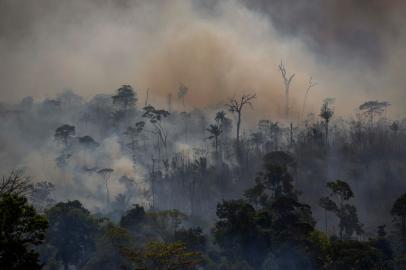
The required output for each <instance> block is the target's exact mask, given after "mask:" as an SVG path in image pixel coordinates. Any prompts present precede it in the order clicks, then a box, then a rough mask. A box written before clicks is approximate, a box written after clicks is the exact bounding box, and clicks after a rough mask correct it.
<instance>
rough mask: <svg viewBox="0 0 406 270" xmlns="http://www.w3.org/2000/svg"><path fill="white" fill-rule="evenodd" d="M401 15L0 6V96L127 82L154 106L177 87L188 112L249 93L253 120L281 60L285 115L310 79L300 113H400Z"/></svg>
mask: <svg viewBox="0 0 406 270" xmlns="http://www.w3.org/2000/svg"><path fill="white" fill-rule="evenodd" d="M405 11H406V4H405V1H402V0H392V1H381V0H334V1H333V0H312V1H301V0H269V1H266V0H225V1H218V0H201V1H198V0H173V1H164V0H162V1H141V0H135V1H129V0H127V1H123V0H121V1H119V0H72V1H53V0H38V1H34V0H32V1H31V0H0V59H1V65H0V82H1V86H0V89H1V90H0V91H1V93H0V100H1V101H12V102H17V101H18V100H19V99H21V98H22V97H24V96H27V95H32V96H34V97H36V98H40V99H41V98H45V97H53V96H55V94H56V93H58V92H60V91H62V90H63V89H66V88H69V89H73V90H75V91H76V92H78V93H79V94H81V95H83V96H85V97H89V96H91V95H94V94H96V93H111V92H112V91H114V90H115V89H117V88H118V86H120V85H122V84H131V85H133V86H134V87H135V88H136V89H138V91H139V93H140V96H141V99H142V98H143V96H144V93H145V91H146V89H147V88H150V89H151V90H150V93H151V96H152V101H153V102H156V103H158V102H164V100H165V99H166V95H167V94H168V93H172V94H175V93H176V91H177V87H178V86H179V83H180V82H182V83H184V84H185V85H187V86H188V87H189V88H190V95H189V96H188V97H187V102H188V105H189V106H190V107H192V106H208V105H211V104H215V103H218V102H221V101H223V100H225V99H226V98H227V97H230V96H233V95H236V94H238V93H241V92H256V93H257V95H258V97H259V98H258V100H257V102H256V110H255V114H257V115H258V116H259V117H263V116H268V115H278V114H279V113H280V112H281V111H282V109H281V107H282V106H283V103H282V101H283V86H282V81H281V78H280V74H279V71H278V69H277V65H278V63H279V62H280V61H281V59H283V60H284V61H285V62H286V65H287V69H288V72H289V73H290V72H292V73H293V72H294V73H296V77H295V80H294V82H293V83H292V90H291V92H292V100H293V104H297V105H298V106H297V107H295V108H296V109H295V110H296V111H299V110H300V109H299V108H300V106H301V104H302V101H303V95H304V92H305V89H306V84H307V81H308V79H309V77H310V76H313V78H314V80H315V81H317V82H318V83H319V85H318V86H317V87H316V88H314V89H312V90H311V94H310V99H309V101H310V102H309V103H310V108H309V111H311V110H313V111H316V110H317V108H318V107H319V106H320V103H321V101H322V100H323V99H324V98H326V97H335V98H336V110H337V111H338V112H340V113H352V112H353V109H354V108H355V107H356V106H357V105H359V104H360V103H361V102H362V101H364V100H376V99H378V100H387V101H389V102H390V103H392V104H393V106H392V108H391V109H390V110H391V113H392V114H393V115H394V116H395V117H400V116H402V115H403V114H404V113H405V111H406V110H405V109H404V102H405V101H406V89H405V85H406V76H405V75H404V73H405V68H404V67H405V60H406V30H405V27H404V26H405V25H406V24H405V19H404V18H403V17H404V16H403V15H402V14H403V13H404V12H405Z"/></svg>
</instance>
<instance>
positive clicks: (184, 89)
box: [178, 83, 189, 109]
mask: <svg viewBox="0 0 406 270" xmlns="http://www.w3.org/2000/svg"><path fill="white" fill-rule="evenodd" d="M188 92H189V88H187V87H186V86H185V85H184V84H183V83H181V84H180V85H179V89H178V99H180V100H182V105H183V109H185V97H186V95H187V93H188Z"/></svg>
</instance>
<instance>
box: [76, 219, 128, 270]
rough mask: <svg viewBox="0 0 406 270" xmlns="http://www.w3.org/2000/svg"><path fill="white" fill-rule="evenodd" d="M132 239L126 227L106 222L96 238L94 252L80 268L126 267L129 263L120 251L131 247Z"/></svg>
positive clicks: (104, 269) (92, 269) (106, 268)
mask: <svg viewBox="0 0 406 270" xmlns="http://www.w3.org/2000/svg"><path fill="white" fill-rule="evenodd" d="M132 240H133V239H132V237H131V234H130V233H129V232H128V231H127V230H126V229H124V228H121V227H119V226H115V225H114V224H112V223H108V224H107V225H106V226H104V227H103V228H102V232H101V234H100V236H99V237H98V238H97V239H96V251H95V253H94V254H93V255H92V256H91V258H90V260H89V261H88V262H87V263H86V265H85V266H84V267H83V268H81V269H83V270H95V269H97V270H110V269H127V267H129V266H130V265H129V262H128V260H127V259H126V257H125V256H123V254H122V252H121V251H122V250H123V249H129V248H132V246H133V244H132Z"/></svg>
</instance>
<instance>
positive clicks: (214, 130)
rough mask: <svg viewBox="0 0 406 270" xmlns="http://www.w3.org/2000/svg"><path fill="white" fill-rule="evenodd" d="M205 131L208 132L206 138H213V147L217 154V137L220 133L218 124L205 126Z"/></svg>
mask: <svg viewBox="0 0 406 270" xmlns="http://www.w3.org/2000/svg"><path fill="white" fill-rule="evenodd" d="M207 131H208V132H209V133H210V136H209V137H208V139H210V140H212V139H213V140H214V148H215V150H216V155H217V154H218V139H219V136H220V135H221V133H222V130H221V128H220V126H219V125H210V126H209V127H208V128H207Z"/></svg>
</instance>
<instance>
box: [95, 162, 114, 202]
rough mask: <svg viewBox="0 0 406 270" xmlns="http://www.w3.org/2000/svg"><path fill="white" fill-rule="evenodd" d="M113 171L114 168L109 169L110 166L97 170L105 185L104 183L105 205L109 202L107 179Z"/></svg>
mask: <svg viewBox="0 0 406 270" xmlns="http://www.w3.org/2000/svg"><path fill="white" fill-rule="evenodd" d="M113 172H114V170H113V169H111V168H104V169H101V170H99V171H98V172H97V173H98V174H100V175H101V177H102V178H103V180H104V183H105V185H106V202H107V205H109V204H110V192H109V184H108V181H109V179H110V176H111V174H112V173H113Z"/></svg>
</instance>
